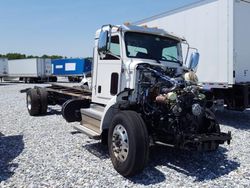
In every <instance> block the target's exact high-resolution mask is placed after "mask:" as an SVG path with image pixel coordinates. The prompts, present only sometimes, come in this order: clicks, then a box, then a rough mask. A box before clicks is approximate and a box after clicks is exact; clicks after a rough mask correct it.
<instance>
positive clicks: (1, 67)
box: [0, 58, 8, 79]
mask: <svg viewBox="0 0 250 188" xmlns="http://www.w3.org/2000/svg"><path fill="white" fill-rule="evenodd" d="M6 76H8V59H7V58H0V78H1V79H2V78H3V77H6Z"/></svg>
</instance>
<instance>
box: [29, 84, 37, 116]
mask: <svg viewBox="0 0 250 188" xmlns="http://www.w3.org/2000/svg"><path fill="white" fill-rule="evenodd" d="M26 102H27V109H28V112H29V114H30V115H31V116H36V115H39V113H40V98H39V95H38V93H37V90H36V89H29V90H28V91H27V94H26Z"/></svg>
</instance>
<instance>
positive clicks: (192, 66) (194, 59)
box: [187, 52, 200, 72]
mask: <svg viewBox="0 0 250 188" xmlns="http://www.w3.org/2000/svg"><path fill="white" fill-rule="evenodd" d="M199 59H200V54H199V53H198V52H193V53H192V54H191V56H190V61H189V64H188V65H187V68H188V69H189V70H192V71H194V72H196V70H197V67H198V64H199Z"/></svg>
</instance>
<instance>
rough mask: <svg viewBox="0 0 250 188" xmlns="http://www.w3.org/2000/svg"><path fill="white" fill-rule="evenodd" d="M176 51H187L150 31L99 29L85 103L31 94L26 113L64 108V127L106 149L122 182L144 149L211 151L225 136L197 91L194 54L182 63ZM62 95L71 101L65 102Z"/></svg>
mask: <svg viewBox="0 0 250 188" xmlns="http://www.w3.org/2000/svg"><path fill="white" fill-rule="evenodd" d="M183 44H185V45H187V47H188V44H187V42H186V41H185V40H184V39H182V38H180V37H177V36H175V35H173V34H170V33H168V32H166V31H164V30H161V29H157V28H148V27H146V26H143V27H138V26H132V25H129V24H125V25H122V26H113V25H105V26H103V27H102V28H101V29H100V30H98V31H97V33H96V36H95V46H94V67H93V74H92V75H93V80H92V93H91V99H90V98H89V97H90V95H88V96H84V94H82V95H79V93H80V92H84V91H81V90H77V89H76V88H75V89H73V88H66V87H63V89H61V90H59V89H58V88H61V86H60V87H59V86H54V87H53V86H51V87H47V89H46V88H43V89H41V88H38V89H37V90H36V89H31V90H29V91H28V92H27V108H28V111H29V113H30V114H31V115H37V114H39V112H40V111H42V112H46V109H47V106H46V105H47V102H48V104H56V103H59V104H62V102H61V101H64V103H63V104H62V115H63V117H64V118H65V120H66V121H68V122H74V121H80V122H81V123H80V125H76V126H74V127H75V129H77V130H78V131H80V132H83V133H85V134H86V135H88V136H89V137H90V138H92V139H100V140H101V141H102V143H104V144H108V148H109V153H110V158H111V161H112V164H113V166H114V168H115V169H116V171H117V172H118V173H120V174H121V175H123V176H125V177H127V176H133V175H135V174H136V173H139V172H140V171H142V170H143V168H144V166H145V165H146V163H147V159H148V155H149V146H150V145H154V144H161V145H165V146H171V147H176V148H179V149H187V150H203V151H204V150H205V151H207V150H210V151H211V150H216V149H217V148H218V146H219V144H223V143H224V142H225V141H227V142H228V143H230V140H231V134H230V133H222V132H221V131H220V127H219V124H218V123H217V121H216V119H215V116H214V114H213V112H212V111H211V110H210V109H209V107H208V105H207V104H208V103H207V99H206V96H205V95H204V94H203V93H202V90H200V87H199V86H198V85H197V82H198V79H197V76H196V74H195V70H196V68H197V65H198V60H199V54H198V53H197V52H193V53H192V54H191V55H190V61H189V63H187V58H186V57H187V55H188V54H189V53H187V54H186V57H183V55H182V54H183V53H182V46H183ZM189 49H190V48H189V47H188V50H187V51H189ZM184 59H185V61H184ZM184 65H185V66H184ZM65 91H69V92H67V93H65ZM73 91H74V92H75V93H73ZM63 92H64V95H62V93H63ZM73 94H74V95H73ZM69 95H71V96H73V97H75V96H78V98H77V99H75V98H73V99H71V100H67V101H65V99H68V97H69ZM39 97H40V99H39ZM47 98H48V100H47ZM42 101H45V102H46V105H44V104H45V102H42ZM37 104H38V105H37ZM39 104H41V105H39ZM41 106H42V107H44V108H41Z"/></svg>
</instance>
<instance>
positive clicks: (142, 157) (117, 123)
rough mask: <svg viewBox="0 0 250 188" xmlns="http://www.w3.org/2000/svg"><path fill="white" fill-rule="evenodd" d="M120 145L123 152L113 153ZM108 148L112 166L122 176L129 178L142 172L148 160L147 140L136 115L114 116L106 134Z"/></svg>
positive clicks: (142, 124) (142, 126)
mask: <svg viewBox="0 0 250 188" xmlns="http://www.w3.org/2000/svg"><path fill="white" fill-rule="evenodd" d="M115 137H116V138H115ZM115 142H117V143H115ZM121 144H123V146H122V148H123V149H122V150H123V152H121V151H118V152H115V151H114V150H116V149H117V150H119V149H121ZM108 147H109V154H110V158H111V161H112V163H113V166H114V168H115V170H116V171H117V172H118V173H119V174H121V175H122V176H124V177H130V176H133V175H135V174H137V173H139V172H141V171H142V170H143V168H144V166H145V165H146V163H147V160H148V154H149V138H148V132H147V128H146V125H145V123H144V121H143V120H142V118H141V116H140V115H139V114H138V113H136V112H134V111H122V112H119V113H118V114H116V115H115V116H114V118H113V120H112V124H111V127H110V129H109V133H108Z"/></svg>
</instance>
